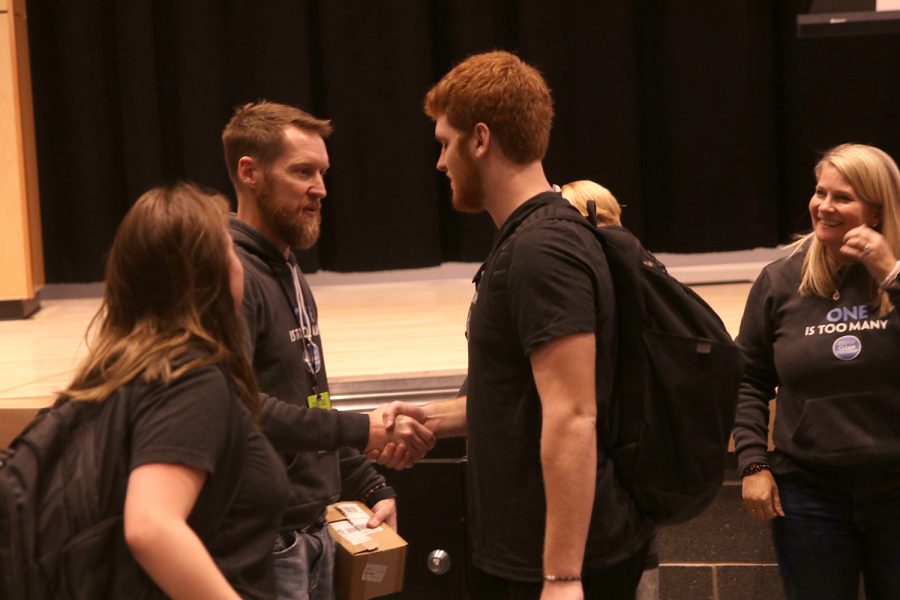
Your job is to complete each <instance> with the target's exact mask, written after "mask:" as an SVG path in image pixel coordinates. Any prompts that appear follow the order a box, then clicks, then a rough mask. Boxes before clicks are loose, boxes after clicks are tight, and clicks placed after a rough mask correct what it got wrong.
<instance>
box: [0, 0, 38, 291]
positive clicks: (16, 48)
mask: <svg viewBox="0 0 900 600" xmlns="http://www.w3.org/2000/svg"><path fill="white" fill-rule="evenodd" d="M0 1H2V0H0ZM7 6H9V3H8V0H7ZM13 6H16V5H15V4H14V5H13ZM16 8H18V7H17V6H16ZM0 190H3V193H2V194H0V214H2V215H3V219H2V220H0V301H3V300H22V299H30V298H34V296H35V294H36V293H37V291H38V290H39V289H40V288H41V287H42V286H43V284H44V269H43V252H42V241H41V231H40V202H39V196H38V185H37V165H36V152H35V142H34V114H33V108H32V102H31V73H30V67H29V61H28V32H27V23H26V21H25V18H24V17H23V16H22V15H21V14H18V13H17V14H15V15H14V14H13V13H11V12H0Z"/></svg>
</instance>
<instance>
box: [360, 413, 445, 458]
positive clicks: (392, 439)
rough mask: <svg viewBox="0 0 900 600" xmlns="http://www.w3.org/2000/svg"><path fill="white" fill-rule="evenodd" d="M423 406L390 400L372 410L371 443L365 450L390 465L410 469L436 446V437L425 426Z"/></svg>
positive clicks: (425, 415) (425, 417)
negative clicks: (388, 402)
mask: <svg viewBox="0 0 900 600" xmlns="http://www.w3.org/2000/svg"><path fill="white" fill-rule="evenodd" d="M427 421H428V417H427V414H426V411H425V409H424V408H423V407H421V406H418V405H416V404H411V403H409V402H399V401H396V402H391V403H390V404H387V405H382V406H379V407H378V408H376V409H375V410H373V411H372V412H370V413H369V443H368V444H367V445H366V450H365V454H366V456H367V457H369V458H370V459H371V460H373V461H375V462H377V463H378V464H381V465H384V466H386V467H388V468H391V469H408V468H409V467H411V466H413V465H414V464H415V463H416V462H417V461H419V460H421V459H422V458H424V457H425V455H426V454H427V453H428V451H429V450H431V449H432V448H434V444H435V442H436V441H437V438H436V436H435V434H434V432H433V431H432V430H431V429H429V428H428V427H427V426H426V423H427Z"/></svg>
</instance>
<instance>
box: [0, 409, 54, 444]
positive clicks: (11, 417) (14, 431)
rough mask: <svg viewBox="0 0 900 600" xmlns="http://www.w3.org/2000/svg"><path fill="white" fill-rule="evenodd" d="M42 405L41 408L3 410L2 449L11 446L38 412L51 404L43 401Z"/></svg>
mask: <svg viewBox="0 0 900 600" xmlns="http://www.w3.org/2000/svg"><path fill="white" fill-rule="evenodd" d="M51 402H52V401H51ZM40 404H41V405H40V406H33V407H30V406H25V407H17V408H6V407H4V408H3V413H2V414H3V418H2V419H0V448H6V447H7V446H9V443H10V442H11V441H13V438H15V437H16V436H17V435H18V434H19V432H20V431H22V429H24V428H25V425H27V424H28V422H29V421H31V419H33V418H34V415H36V414H37V411H38V410H40V409H41V408H42V407H43V406H44V405H46V404H49V403H48V402H46V401H42V402H41V403H40Z"/></svg>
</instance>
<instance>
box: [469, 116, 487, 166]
mask: <svg viewBox="0 0 900 600" xmlns="http://www.w3.org/2000/svg"><path fill="white" fill-rule="evenodd" d="M471 137H472V154H473V155H474V156H475V158H482V157H483V156H485V155H486V154H487V153H488V151H489V150H490V149H491V130H490V128H489V127H488V126H487V125H485V124H484V123H481V122H478V123H475V127H474V129H472V136H471Z"/></svg>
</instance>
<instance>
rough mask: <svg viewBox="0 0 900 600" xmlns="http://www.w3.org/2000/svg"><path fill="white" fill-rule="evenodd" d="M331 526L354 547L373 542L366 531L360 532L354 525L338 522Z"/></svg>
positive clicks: (373, 546)
mask: <svg viewBox="0 0 900 600" xmlns="http://www.w3.org/2000/svg"><path fill="white" fill-rule="evenodd" d="M331 526H332V527H333V528H334V532H335V533H337V534H338V535H340V536H341V537H342V538H344V539H345V540H347V541H348V542H350V543H351V544H353V545H354V546H361V545H363V544H370V543H371V542H372V538H370V537H369V536H368V535H366V533H365V532H364V531H360V530H359V529H357V528H356V527H354V526H353V524H352V523H349V522H347V521H338V522H337V523H332V524H331ZM375 547H376V546H375V545H374V544H373V545H372V548H369V549H370V550H371V549H373V548H375Z"/></svg>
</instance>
